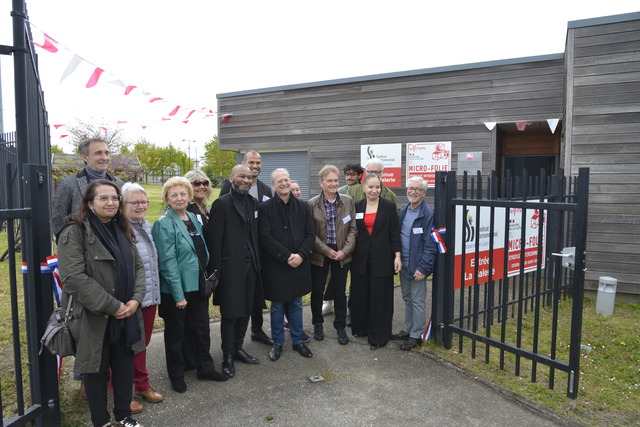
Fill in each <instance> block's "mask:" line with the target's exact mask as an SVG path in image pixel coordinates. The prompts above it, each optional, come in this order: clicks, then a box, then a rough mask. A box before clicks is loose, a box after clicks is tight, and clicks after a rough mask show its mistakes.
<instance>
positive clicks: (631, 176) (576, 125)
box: [218, 13, 640, 299]
mask: <svg viewBox="0 0 640 427" xmlns="http://www.w3.org/2000/svg"><path fill="white" fill-rule="evenodd" d="M218 111H220V112H222V113H232V114H233V117H232V118H231V120H229V121H228V122H226V123H220V126H219V137H220V148H222V149H227V150H237V151H238V152H244V151H246V150H249V149H255V150H258V151H260V152H261V153H263V163H264V166H263V179H264V180H268V174H269V173H270V171H271V170H273V169H275V168H277V167H281V165H280V164H278V163H279V161H278V159H279V157H281V156H282V158H283V159H284V158H285V157H287V156H289V155H290V154H291V153H296V155H297V156H300V155H303V156H304V158H305V160H306V163H307V165H308V166H307V173H306V176H294V177H293V178H294V179H297V180H299V181H301V182H303V183H304V185H305V188H308V193H307V194H305V196H306V197H310V196H313V195H315V194H317V193H318V192H319V185H318V179H317V174H318V171H319V170H320V168H321V167H322V166H323V165H325V164H327V163H331V164H335V165H336V166H338V167H339V168H342V167H343V166H344V165H345V164H347V163H353V162H357V161H359V159H360V146H361V145H375V144H391V143H401V144H403V153H404V147H405V144H406V143H412V142H435V141H451V145H452V151H453V153H452V154H453V155H452V160H451V166H452V169H453V170H457V167H458V165H457V153H458V152H482V173H483V174H489V173H490V172H491V171H492V170H496V171H497V172H498V173H499V174H502V173H503V172H504V171H505V170H506V169H512V170H513V169H514V168H516V169H517V168H518V167H520V168H523V167H524V168H527V169H529V170H532V171H535V170H537V169H539V167H544V168H545V169H546V170H547V171H548V172H549V173H553V172H557V171H558V170H560V169H564V170H565V173H566V174H571V175H575V174H577V170H578V168H580V167H585V166H589V167H590V168H591V190H590V205H589V237H588V255H587V260H588V264H587V266H588V270H587V273H586V278H587V281H588V282H587V288H590V289H595V288H597V281H598V278H599V277H600V276H614V277H616V278H617V279H618V292H621V293H625V294H629V295H633V294H635V295H636V297H637V296H638V295H640V212H638V208H639V207H640V13H632V14H626V15H617V16H611V17H603V18H596V19H589V20H582V21H573V22H570V23H569V26H568V32H567V42H566V49H565V52H564V53H563V54H551V55H545V56H538V57H528V58H519V59H510V60H503V61H492V62H486V63H476V64H466V65H458V66H450V67H439V68H432V69H424V70H414V71H407V72H398V73H390V74H383V75H373V76H364V77H357V78H346V79H340V80H332V81H325V82H316V83H309V84H301V85H291V86H282V87H275V88H266V89H258V90H251V91H243V92H234V93H226V94H219V95H218ZM557 120H559V125H558V126H557V127H556V126H555V125H554V123H555V121H557ZM516 122H520V125H521V130H518V128H517V127H518V126H517V125H516ZM523 122H526V123H527V125H526V127H524V129H523V130H522V123H523ZM265 155H266V157H265ZM403 157H404V156H403ZM267 159H268V161H267ZM402 162H403V163H402V171H403V173H402V176H403V178H402V185H403V186H402V187H401V188H397V189H395V190H397V191H396V193H397V194H398V196H399V201H400V202H404V201H406V197H404V194H405V187H404V185H405V184H406V183H405V178H404V176H405V173H404V172H405V166H406V165H405V160H404V158H403V161H402ZM534 173H535V172H534ZM298 175H301V174H300V172H298ZM341 179H342V177H341ZM307 185H308V187H307ZM432 196H433V195H432V194H431V197H432ZM636 297H633V298H636ZM636 299H637V298H636Z"/></svg>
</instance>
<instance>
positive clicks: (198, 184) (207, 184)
mask: <svg viewBox="0 0 640 427" xmlns="http://www.w3.org/2000/svg"><path fill="white" fill-rule="evenodd" d="M191 184H192V185H193V186H194V187H200V186H203V187H208V186H209V181H208V180H206V179H205V180H204V181H193V182H192V183H191Z"/></svg>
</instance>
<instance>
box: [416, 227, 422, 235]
mask: <svg viewBox="0 0 640 427" xmlns="http://www.w3.org/2000/svg"><path fill="white" fill-rule="evenodd" d="M422 233H424V231H422V227H415V228H414V229H413V234H422Z"/></svg>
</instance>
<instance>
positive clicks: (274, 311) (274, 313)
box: [271, 297, 302, 345]
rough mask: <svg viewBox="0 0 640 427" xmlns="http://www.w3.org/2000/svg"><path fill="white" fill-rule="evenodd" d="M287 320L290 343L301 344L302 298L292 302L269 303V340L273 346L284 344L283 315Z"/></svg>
mask: <svg viewBox="0 0 640 427" xmlns="http://www.w3.org/2000/svg"><path fill="white" fill-rule="evenodd" d="M285 314H286V315H287V319H288V320H289V330H290V331H291V342H293V344H300V343H302V297H296V298H294V299H293V300H292V301H288V302H283V301H271V339H272V340H273V343H274V344H275V345H283V344H284V315H285Z"/></svg>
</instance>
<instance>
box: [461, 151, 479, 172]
mask: <svg viewBox="0 0 640 427" xmlns="http://www.w3.org/2000/svg"><path fill="white" fill-rule="evenodd" d="M478 171H480V172H482V151H470V152H462V151H460V152H458V172H457V175H464V173H465V172H466V173H468V174H469V175H475V174H476V173H477V172H478Z"/></svg>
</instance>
